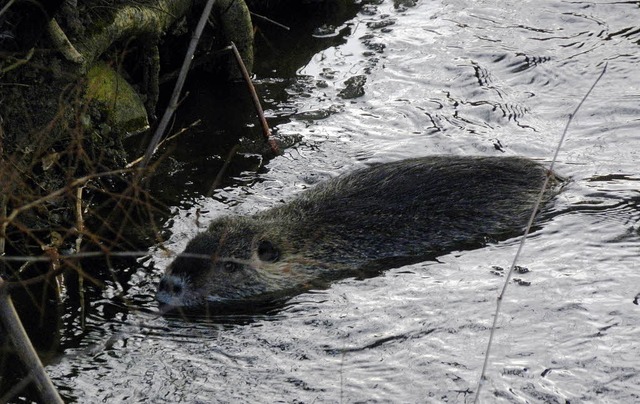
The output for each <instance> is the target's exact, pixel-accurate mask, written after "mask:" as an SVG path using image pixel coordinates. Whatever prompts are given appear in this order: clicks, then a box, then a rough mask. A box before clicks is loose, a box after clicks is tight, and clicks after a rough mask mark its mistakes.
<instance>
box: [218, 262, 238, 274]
mask: <svg viewBox="0 0 640 404" xmlns="http://www.w3.org/2000/svg"><path fill="white" fill-rule="evenodd" d="M222 267H223V268H224V270H225V271H227V272H235V271H237V270H238V269H240V265H239V264H237V263H235V262H231V261H227V262H225V263H224V264H223V265H222Z"/></svg>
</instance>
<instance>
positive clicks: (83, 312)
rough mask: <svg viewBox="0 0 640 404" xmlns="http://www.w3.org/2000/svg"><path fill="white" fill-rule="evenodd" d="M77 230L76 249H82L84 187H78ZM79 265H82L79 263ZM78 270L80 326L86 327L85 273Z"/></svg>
mask: <svg viewBox="0 0 640 404" xmlns="http://www.w3.org/2000/svg"><path fill="white" fill-rule="evenodd" d="M76 230H77V232H78V237H76V251H80V250H81V248H82V235H83V234H84V219H83V218H82V187H78V189H77V190H76ZM78 265H81V264H80V263H78ZM77 272H78V294H79V297H80V328H82V329H83V330H84V329H85V325H86V324H85V315H86V306H85V299H84V275H83V271H82V268H80V271H77Z"/></svg>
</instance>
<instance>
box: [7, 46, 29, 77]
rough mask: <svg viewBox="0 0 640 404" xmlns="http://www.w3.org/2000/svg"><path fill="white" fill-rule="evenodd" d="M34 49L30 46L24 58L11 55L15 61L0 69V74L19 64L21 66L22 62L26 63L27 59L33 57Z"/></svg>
mask: <svg viewBox="0 0 640 404" xmlns="http://www.w3.org/2000/svg"><path fill="white" fill-rule="evenodd" d="M34 51H35V48H31V49H29V51H28V52H27V54H26V55H25V57H24V59H18V58H15V57H13V56H12V59H15V60H16V61H15V62H13V63H12V64H10V65H9V66H7V67H5V68H3V69H0V74H5V73H7V72H9V71H11V70H13V69H15V68H18V67H20V66H22V65H23V64H25V63H27V62H28V61H30V60H31V58H32V57H33V52H34Z"/></svg>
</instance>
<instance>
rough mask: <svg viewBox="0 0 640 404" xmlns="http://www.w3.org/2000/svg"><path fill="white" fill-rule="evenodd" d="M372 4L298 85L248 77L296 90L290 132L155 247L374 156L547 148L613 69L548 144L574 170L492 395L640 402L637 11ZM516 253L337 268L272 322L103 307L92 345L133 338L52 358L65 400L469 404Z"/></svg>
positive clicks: (502, 334) (504, 331) (511, 297)
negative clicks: (359, 273)
mask: <svg viewBox="0 0 640 404" xmlns="http://www.w3.org/2000/svg"><path fill="white" fill-rule="evenodd" d="M366 3H367V4H365V5H364V7H363V9H362V11H361V12H360V13H359V14H358V15H357V16H356V17H355V19H353V20H349V21H347V22H346V23H345V24H344V26H343V27H342V29H343V30H344V31H345V32H346V34H345V35H346V37H345V38H344V41H343V42H341V43H339V44H338V43H337V42H334V44H333V45H332V46H330V47H328V48H326V49H324V50H322V51H320V52H318V53H317V54H315V55H313V56H312V57H311V59H310V60H309V62H308V63H306V64H305V65H303V66H300V67H299V68H298V69H297V75H296V76H295V77H284V78H279V77H270V76H269V74H268V73H265V72H262V73H260V74H258V77H257V79H258V81H259V83H260V86H259V87H260V90H261V91H263V92H266V93H269V91H271V90H272V89H273V88H274V87H275V86H276V85H277V86H282V85H283V83H286V86H285V90H286V91H285V93H286V96H283V97H281V98H274V99H273V100H272V101H271V102H270V103H268V105H267V108H266V112H267V114H268V116H269V117H271V118H272V119H276V118H277V119H278V120H279V122H281V123H280V124H279V125H278V126H277V128H276V129H277V133H278V135H279V136H296V137H299V139H300V140H299V141H298V142H296V143H295V144H294V145H293V146H292V147H290V148H288V149H286V150H285V152H284V155H283V156H281V157H279V158H276V159H274V160H271V161H270V162H269V163H268V165H267V168H268V171H267V172H261V173H259V174H256V173H255V172H243V173H241V174H240V175H238V180H239V184H240V185H239V186H227V187H225V188H223V189H221V190H218V191H217V192H216V194H215V196H214V198H213V199H212V198H204V197H200V196H196V197H193V199H192V200H190V201H189V204H187V205H186V207H185V206H181V207H176V208H175V217H174V218H173V219H172V221H171V222H170V223H169V224H168V227H169V229H170V230H171V231H172V234H173V235H172V237H171V239H170V240H169V243H167V247H168V248H170V249H171V250H173V251H174V252H178V251H180V250H181V249H182V248H183V247H184V245H185V244H186V242H187V240H188V239H189V238H190V237H192V236H193V235H194V234H195V233H196V232H197V231H198V229H203V228H205V227H206V223H207V221H208V220H210V219H211V218H213V217H218V216H220V215H223V214H250V213H254V212H256V211H258V210H261V209H265V208H268V207H271V206H274V205H277V204H278V203H280V201H281V200H282V199H285V200H286V199H290V198H291V197H292V195H294V194H296V193H297V192H300V191H301V190H302V189H304V188H306V187H308V186H310V185H311V184H313V183H315V182H317V181H318V180H322V179H324V178H327V177H329V176H332V175H335V174H337V173H340V172H345V171H349V170H351V169H353V168H355V167H361V166H363V165H364V164H366V163H369V162H377V161H390V160H397V159H402V158H407V157H415V156H423V155H430V154H455V155H461V154H466V155H476V154H481V155H518V156H526V157H530V158H535V159H539V160H542V161H548V159H550V157H551V156H552V152H553V149H554V147H555V146H556V144H557V141H558V139H559V136H560V133H561V131H562V128H563V127H564V125H565V123H566V120H567V118H568V114H569V113H570V112H571V111H572V110H573V109H574V108H575V105H576V104H577V103H578V102H579V100H580V98H581V97H582V96H583V95H584V93H585V92H586V91H587V89H588V87H589V86H590V85H591V82H592V81H593V80H594V79H595V77H596V76H597V75H598V74H599V73H600V71H601V69H602V67H603V64H604V63H605V62H608V63H609V71H608V73H607V75H606V76H605V77H604V78H603V80H602V82H601V83H600V85H599V86H598V87H597V88H596V90H595V91H594V93H593V94H592V96H591V97H590V98H589V99H588V100H587V102H586V103H585V105H584V107H583V109H582V110H581V112H580V114H579V116H577V117H576V119H575V121H574V124H573V126H572V127H571V128H570V130H569V135H568V139H567V141H566V143H565V145H564V147H563V149H562V151H561V153H560V157H559V165H558V167H557V170H558V171H559V172H560V173H561V174H562V175H564V176H567V177H569V178H570V179H571V182H570V184H569V185H568V186H567V187H566V189H565V190H564V192H563V193H562V194H561V195H560V196H559V197H558V198H557V201H556V203H555V205H554V207H553V208H552V209H551V211H550V212H549V213H548V215H547V216H546V217H545V219H544V223H542V224H540V226H539V228H538V230H537V231H536V232H534V234H532V237H531V239H530V240H528V242H527V245H526V247H525V251H524V254H523V256H522V259H521V261H520V263H519V265H521V266H522V267H523V268H526V270H523V271H522V273H518V274H516V275H515V276H514V277H515V278H516V279H514V282H513V284H512V285H511V286H510V289H509V291H508V294H507V297H506V301H505V303H504V306H503V307H504V309H503V312H502V314H501V317H500V319H499V322H498V324H499V328H498V331H497V336H496V341H495V347H494V350H493V355H492V358H491V362H490V367H489V371H488V379H489V380H488V382H487V385H486V387H485V389H484V390H483V395H482V402H504V403H513V402H522V403H525V402H536V403H537V402H541V403H565V402H572V403H574V402H620V403H630V402H637V401H638V400H640V387H638V386H640V378H639V376H638V375H640V344H638V340H639V339H640V320H639V318H640V316H639V314H640V308H639V306H638V297H637V296H638V294H639V293H640V272H638V270H637V266H638V252H640V192H639V191H638V189H640V182H639V181H640V177H638V172H639V171H640V165H639V164H638V161H640V81H639V80H638V77H639V76H638V74H637V69H638V63H639V62H640V56H639V55H640V53H639V52H638V51H639V50H640V49H639V48H638V46H639V44H640V29H639V26H638V18H637V15H638V13H637V12H638V10H637V4H635V3H629V2H626V3H625V2H618V3H614V2H612V3H607V4H596V3H586V2H585V3H583V2H560V1H535V2H533V1H524V2H512V1H509V2H502V1H495V0H491V1H484V2H471V1H463V0H453V1H446V0H442V1H436V2H433V1H421V2H418V3H417V5H416V6H414V7H409V8H405V7H400V8H398V9H396V8H394V4H393V3H391V2H389V1H384V2H381V3H380V4H377V2H366ZM334 39H335V38H334ZM270 86H272V87H270ZM198 152H200V153H201V152H202V151H198ZM187 172H188V171H187ZM247 178H249V179H251V180H250V181H248V180H246V179H247ZM254 179H257V180H255V181H254ZM243 181H244V182H243ZM488 186H490V184H488ZM426 197H428V196H426ZM198 208H200V209H202V212H198V213H196V210H197V209H198ZM516 249H517V240H507V241H504V242H501V243H498V244H491V245H489V246H487V247H486V248H482V249H478V250H473V251H461V252H453V253H450V254H447V255H445V256H443V257H440V258H439V260H438V262H425V263H422V264H417V265H412V266H407V267H403V268H397V269H393V270H390V271H387V272H385V273H384V274H382V275H381V276H379V277H375V278H370V279H365V280H353V279H349V280H344V281H340V282H336V283H335V284H334V285H333V286H332V287H331V288H329V289H328V290H322V291H316V292H313V293H307V294H303V295H300V296H296V297H295V298H293V299H292V300H291V301H290V302H289V303H288V304H287V305H286V306H285V307H283V308H282V309H281V310H279V311H277V312H275V313H272V314H267V315H259V316H258V315H256V316H255V317H252V316H248V317H242V318H226V319H225V318H217V319H214V320H213V321H193V322H186V321H181V320H175V319H173V320H172V319H166V318H153V317H149V316H148V315H144V314H136V313H129V314H128V315H127V316H126V318H124V319H123V320H122V321H121V322H115V321H111V322H107V324H106V325H104V324H101V322H103V321H96V322H95V324H94V325H93V326H92V327H90V328H89V330H88V331H87V333H86V336H85V339H84V342H83V345H91V344H98V346H103V345H104V344H105V341H107V340H108V339H109V338H112V337H113V335H114V334H117V333H119V332H123V331H124V334H122V336H121V337H116V338H115V342H114V343H112V344H110V345H109V347H108V348H104V349H102V350H99V351H98V353H97V354H89V353H87V351H86V349H85V348H83V347H76V348H74V349H69V351H68V353H69V355H68V356H66V357H63V358H62V359H61V361H60V362H59V363H57V364H53V365H51V366H49V367H48V370H49V371H50V372H51V373H52V375H53V378H54V382H55V383H56V385H57V386H60V387H61V389H62V391H63V393H64V394H65V395H67V396H68V397H74V398H75V400H76V401H77V402H102V401H105V402H117V401H125V400H128V401H145V400H147V401H150V402H172V403H173V402H316V403H321V402H322V403H324V402H328V403H334V402H398V403H400V402H415V403H418V402H420V403H421V402H460V403H465V402H472V401H473V395H474V392H475V390H476V386H477V382H478V378H479V374H480V369H481V367H482V361H483V359H484V356H483V355H484V351H485V348H486V341H487V338H488V331H489V330H488V327H489V326H490V324H491V320H492V313H493V311H494V307H495V299H496V296H497V293H498V291H499V288H500V287H501V286H502V282H503V279H504V272H505V271H506V269H507V268H508V266H509V264H510V262H511V260H512V258H513V255H514V254H515V251H516ZM170 259H171V258H170V257H166V258H165V257H164V256H163V255H162V253H160V252H159V251H158V252H156V253H154V259H153V262H151V264H152V266H151V267H152V268H151V269H153V271H154V272H153V276H151V279H149V278H150V275H149V274H148V271H149V269H150V268H141V269H140V270H139V273H138V276H137V277H136V278H135V279H138V283H137V284H136V283H135V282H134V284H133V285H131V292H130V293H142V294H145V293H146V294H147V295H148V296H151V295H152V294H153V293H154V287H155V286H154V284H155V282H151V281H156V282H157V279H158V277H159V274H160V272H161V270H162V268H164V267H165V266H166V265H167V264H168V263H169V262H170ZM634 299H635V301H634ZM146 305H147V306H148V307H147V308H154V307H155V306H154V303H153V302H152V301H151V299H149V301H148V303H146ZM139 323H142V324H144V325H143V326H139ZM118 335H119V334H118ZM76 351H77V352H76Z"/></svg>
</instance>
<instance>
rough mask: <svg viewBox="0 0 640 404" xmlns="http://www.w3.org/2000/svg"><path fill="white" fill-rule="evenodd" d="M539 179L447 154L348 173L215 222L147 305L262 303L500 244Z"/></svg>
mask: <svg viewBox="0 0 640 404" xmlns="http://www.w3.org/2000/svg"><path fill="white" fill-rule="evenodd" d="M547 172H548V171H547V169H546V168H544V167H543V166H541V165H539V164H537V163H535V162H533V161H531V160H528V159H524V158H519V157H453V156H432V157H423V158H416V159H409V160H402V161H397V162H392V163H385V164H377V165H374V166H372V167H369V168H365V169H361V170H357V171H354V172H351V173H349V174H346V175H343V176H340V177H337V178H334V179H331V180H329V181H326V182H324V183H322V184H319V185H317V186H316V187H314V188H312V189H311V190H309V191H306V192H303V193H302V194H300V195H299V196H298V197H297V198H296V199H294V200H293V201H291V202H289V203H287V204H284V205H281V206H278V207H276V208H273V209H269V210H266V211H264V212H261V213H258V214H256V215H254V216H250V217H225V218H221V219H217V220H215V221H214V222H213V223H212V224H211V225H210V227H209V229H208V230H207V231H206V232H204V233H201V234H199V235H197V236H196V237H195V238H194V239H193V240H191V241H190V242H189V244H188V245H187V247H186V249H185V251H184V252H183V253H182V254H180V255H179V256H178V257H177V258H176V260H175V261H174V262H173V263H171V265H170V266H169V267H168V268H167V270H166V274H165V275H164V277H163V279H162V280H161V282H160V285H159V290H158V294H157V299H158V301H159V302H160V303H162V304H165V305H169V306H178V307H184V306H198V305H202V304H204V303H219V302H230V301H237V300H251V299H265V298H272V297H274V296H281V295H283V294H285V295H286V294H291V293H296V292H298V291H301V290H305V289H308V288H311V287H316V286H318V285H322V284H324V283H326V282H327V281H329V280H332V279H338V278H344V277H348V276H354V275H357V274H361V273H363V272H367V271H378V270H380V269H383V268H388V267H393V266H397V265H404V264H408V263H412V262H420V261H424V260H427V259H431V258H434V257H436V256H437V255H440V254H443V253H445V252H448V251H452V250H455V249H468V248H475V247H480V246H483V245H485V244H486V243H487V242H491V241H497V240H501V239H505V238H508V237H510V236H513V235H517V234H520V233H522V231H523V229H524V227H525V225H526V223H527V221H528V218H529V216H530V214H531V211H532V209H533V205H534V203H535V200H536V197H537V195H538V193H539V191H540V188H541V187H542V184H543V182H544V180H545V177H546V176H547ZM558 182H559V180H556V179H554V180H552V181H551V182H550V183H551V184H552V187H550V188H549V190H548V192H547V194H546V196H545V199H549V198H550V197H551V196H552V195H553V193H554V191H553V189H554V186H555V185H557V183H558Z"/></svg>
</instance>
